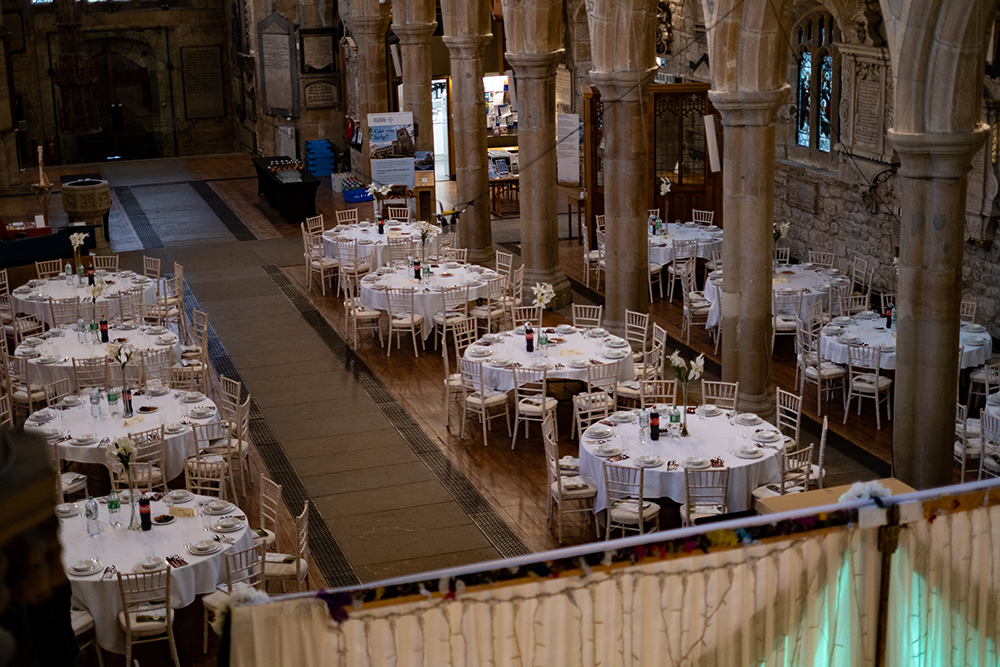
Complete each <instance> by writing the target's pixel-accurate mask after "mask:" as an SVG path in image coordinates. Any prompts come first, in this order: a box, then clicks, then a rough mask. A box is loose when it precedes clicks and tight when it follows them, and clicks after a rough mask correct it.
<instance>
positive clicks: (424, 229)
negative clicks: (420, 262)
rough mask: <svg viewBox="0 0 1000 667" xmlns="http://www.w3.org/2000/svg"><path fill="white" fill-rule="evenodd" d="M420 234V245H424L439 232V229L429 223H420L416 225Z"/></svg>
mask: <svg viewBox="0 0 1000 667" xmlns="http://www.w3.org/2000/svg"><path fill="white" fill-rule="evenodd" d="M417 230H418V231H419V232H420V245H426V244H427V239H429V238H430V237H431V236H433V235H434V234H437V233H438V232H440V231H441V228H440V227H438V226H437V225H435V224H433V223H431V222H421V223H420V224H419V225H417Z"/></svg>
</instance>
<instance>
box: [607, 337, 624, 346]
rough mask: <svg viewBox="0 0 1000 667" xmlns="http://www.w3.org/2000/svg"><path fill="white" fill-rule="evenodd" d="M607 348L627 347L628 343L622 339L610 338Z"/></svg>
mask: <svg viewBox="0 0 1000 667" xmlns="http://www.w3.org/2000/svg"><path fill="white" fill-rule="evenodd" d="M607 346H608V347H628V341H627V340H625V339H624V338H612V339H611V340H609V341H608V342H607Z"/></svg>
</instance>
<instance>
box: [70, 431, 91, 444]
mask: <svg viewBox="0 0 1000 667" xmlns="http://www.w3.org/2000/svg"><path fill="white" fill-rule="evenodd" d="M72 442H73V444H74V445H92V444H94V443H95V442H97V436H96V435H94V434H93V433H81V434H80V435H77V436H74V437H73V441H72Z"/></svg>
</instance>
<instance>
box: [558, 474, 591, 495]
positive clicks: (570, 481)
mask: <svg viewBox="0 0 1000 667" xmlns="http://www.w3.org/2000/svg"><path fill="white" fill-rule="evenodd" d="M562 485H563V488H564V489H566V490H567V491H575V490H576V489H585V488H587V483H586V482H585V481H583V478H582V477H580V476H579V475H574V476H572V477H563V478H562Z"/></svg>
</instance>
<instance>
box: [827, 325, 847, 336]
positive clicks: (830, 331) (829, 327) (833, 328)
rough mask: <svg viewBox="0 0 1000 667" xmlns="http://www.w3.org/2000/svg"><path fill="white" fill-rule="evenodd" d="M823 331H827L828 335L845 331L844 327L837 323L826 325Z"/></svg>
mask: <svg viewBox="0 0 1000 667" xmlns="http://www.w3.org/2000/svg"><path fill="white" fill-rule="evenodd" d="M823 333H825V334H826V335H828V336H833V335H837V334H842V333H844V327H841V326H837V325H836V324H828V325H826V327H824V329H823Z"/></svg>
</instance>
